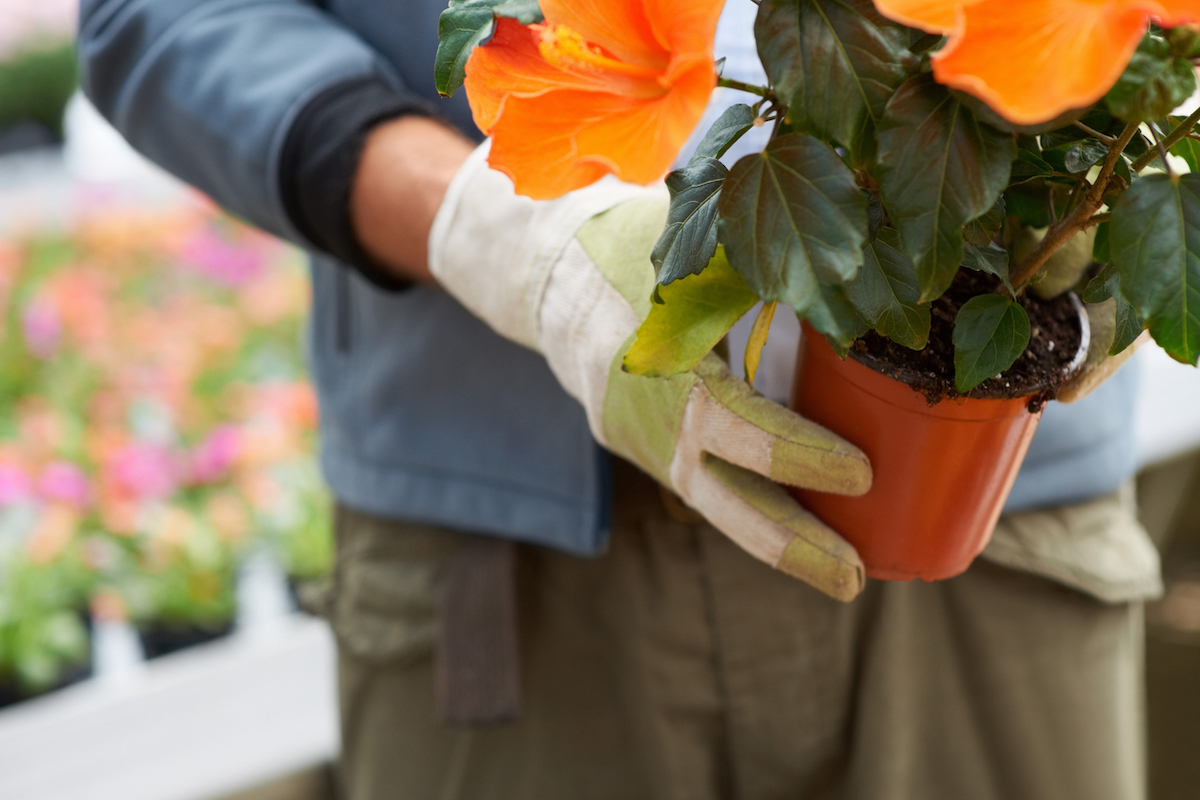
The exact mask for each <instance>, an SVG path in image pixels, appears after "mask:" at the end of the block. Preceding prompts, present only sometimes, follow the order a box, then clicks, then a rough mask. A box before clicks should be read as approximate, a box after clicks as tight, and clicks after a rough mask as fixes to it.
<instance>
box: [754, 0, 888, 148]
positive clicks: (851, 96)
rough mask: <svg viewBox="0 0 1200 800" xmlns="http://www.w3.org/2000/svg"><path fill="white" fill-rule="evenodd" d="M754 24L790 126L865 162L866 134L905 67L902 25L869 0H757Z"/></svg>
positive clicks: (869, 142)
mask: <svg viewBox="0 0 1200 800" xmlns="http://www.w3.org/2000/svg"><path fill="white" fill-rule="evenodd" d="M754 30H755V38H756V39H757V40H758V51H759V56H760V57H761V59H762V63H763V65H764V66H765V67H766V70H767V75H768V76H769V77H770V79H771V84H772V85H773V86H774V87H775V90H776V92H777V93H778V94H779V96H780V97H781V98H783V100H784V101H785V102H786V103H787V105H788V121H789V122H790V123H791V125H792V127H793V129H794V130H796V131H802V132H805V133H811V134H813V135H814V136H816V137H818V138H821V139H826V140H830V141H834V142H837V143H838V144H841V145H843V146H845V147H847V148H849V150H850V151H851V153H852V156H853V160H854V161H855V163H856V164H863V163H865V159H864V156H865V155H867V151H868V150H869V149H870V144H871V133H872V131H873V130H874V127H875V125H876V123H877V122H878V120H879V118H880V117H881V116H882V114H883V110H884V106H886V104H887V101H888V98H890V97H891V96H892V94H893V92H895V90H896V87H897V86H899V85H900V83H901V82H902V81H903V80H904V78H905V77H906V75H907V73H908V67H907V63H908V62H909V61H911V60H912V57H911V55H909V53H908V51H907V47H906V45H907V43H908V32H907V31H906V30H905V29H904V28H902V27H900V26H898V25H896V24H894V23H892V22H890V21H888V20H887V19H885V18H884V17H882V16H880V14H879V12H878V11H876V10H875V6H874V3H872V2H871V0H763V2H762V3H761V4H760V5H759V10H758V19H757V21H756V23H755V28H754Z"/></svg>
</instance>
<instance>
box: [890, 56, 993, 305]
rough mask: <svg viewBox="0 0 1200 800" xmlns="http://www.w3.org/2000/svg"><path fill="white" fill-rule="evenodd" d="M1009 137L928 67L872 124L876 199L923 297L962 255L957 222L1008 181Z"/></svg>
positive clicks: (934, 293)
mask: <svg viewBox="0 0 1200 800" xmlns="http://www.w3.org/2000/svg"><path fill="white" fill-rule="evenodd" d="M1016 155H1017V147H1016V140H1015V137H1013V136H1012V135H1011V134H1007V133H1002V132H1001V131H998V130H996V129H995V128H992V127H990V126H988V125H985V124H983V123H981V122H979V120H977V119H976V118H975V116H974V115H973V114H972V113H971V112H970V111H968V110H967V109H965V108H964V107H963V106H962V104H961V103H960V102H959V101H958V100H957V99H955V98H954V97H952V96H951V95H950V93H949V92H947V91H946V89H945V88H943V87H942V86H939V85H938V84H937V83H935V82H934V80H933V77H932V76H930V75H921V76H919V77H916V78H912V79H911V80H909V81H907V82H906V83H905V84H904V85H903V86H901V87H900V89H899V90H898V91H897V92H896V95H895V96H894V97H893V98H892V100H891V102H889V103H888V105H887V112H886V114H885V115H884V118H883V120H882V122H881V123H880V127H879V164H880V171H881V174H880V185H881V188H882V193H883V204H884V205H885V206H886V207H887V210H888V214H889V216H890V217H891V220H892V225H894V226H895V228H896V229H897V230H898V231H899V232H900V240H901V241H902V242H903V244H904V253H905V255H907V256H908V257H909V258H910V259H912V261H913V264H915V265H916V267H917V275H919V276H920V278H921V299H922V301H928V300H932V299H933V298H935V297H938V296H939V295H941V294H942V293H943V292H944V291H945V290H946V289H947V287H949V286H950V282H951V281H952V280H954V274H955V273H956V272H957V271H958V267H959V265H960V264H961V263H962V254H963V225H964V224H965V223H966V222H967V221H968V220H972V219H975V218H976V217H979V216H982V215H983V214H985V213H987V212H988V210H989V209H991V208H992V206H993V205H995V203H996V199H997V198H998V197H999V196H1000V193H1001V192H1003V191H1004V189H1005V187H1006V186H1007V185H1008V178H1009V173H1010V171H1011V169H1012V161H1013V159H1014V158H1015V157H1016Z"/></svg>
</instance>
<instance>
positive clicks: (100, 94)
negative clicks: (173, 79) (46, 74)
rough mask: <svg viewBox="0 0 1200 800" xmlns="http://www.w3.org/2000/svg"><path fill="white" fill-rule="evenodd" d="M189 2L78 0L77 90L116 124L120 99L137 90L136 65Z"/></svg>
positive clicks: (117, 122) (118, 125) (117, 124)
mask: <svg viewBox="0 0 1200 800" xmlns="http://www.w3.org/2000/svg"><path fill="white" fill-rule="evenodd" d="M187 6H188V4H186V3H171V2H169V3H163V2H154V1H153V0H152V1H151V2H134V1H133V0H81V2H80V4H79V31H78V33H79V35H78V40H77V44H76V48H77V54H78V58H79V78H80V88H81V89H82V91H83V93H84V95H85V96H86V97H87V98H88V99H89V100H91V101H92V103H93V104H94V105H95V106H96V108H97V109H99V111H100V113H101V114H102V115H103V116H104V117H105V118H106V119H108V120H109V121H110V122H112V123H113V124H114V125H116V126H117V127H118V128H120V127H121V125H120V124H119V120H118V118H119V116H120V106H121V104H122V98H126V97H129V96H130V95H131V94H133V93H134V92H135V90H136V87H135V86H134V84H135V83H136V73H137V71H138V66H139V63H140V62H141V61H142V60H143V59H144V58H145V57H146V55H147V52H148V51H149V50H150V49H151V46H152V45H153V43H154V41H155V39H157V38H158V37H159V36H160V35H161V34H162V32H163V31H165V30H166V29H167V28H168V27H169V26H170V25H171V23H172V22H174V21H175V19H176V18H178V17H179V16H180V15H181V14H182V13H183V11H184V10H185V9H186V7H187ZM179 7H183V8H179Z"/></svg>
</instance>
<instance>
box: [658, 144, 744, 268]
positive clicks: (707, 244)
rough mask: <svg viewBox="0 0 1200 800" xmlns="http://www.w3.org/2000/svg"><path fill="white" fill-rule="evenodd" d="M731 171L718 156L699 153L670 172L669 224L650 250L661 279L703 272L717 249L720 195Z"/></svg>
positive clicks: (668, 186) (668, 178) (668, 184)
mask: <svg viewBox="0 0 1200 800" xmlns="http://www.w3.org/2000/svg"><path fill="white" fill-rule="evenodd" d="M728 174H729V170H727V169H725V165H724V164H722V163H721V162H720V161H717V160H716V159H715V158H708V157H696V158H693V159H692V160H691V161H690V162H689V163H688V165H687V166H686V167H684V168H683V169H680V170H676V171H675V172H672V173H671V174H670V175H668V176H667V189H668V190H670V192H671V206H670V210H669V211H668V212H667V227H666V228H664V229H663V232H662V235H661V236H659V237H658V242H656V243H655V245H654V250H653V251H652V252H651V253H650V260H651V261H652V262H653V263H654V269H655V272H656V274H657V275H658V281H659V283H662V284H668V283H671V282H672V281H675V280H678V279H679V278H682V277H684V276H686V275H696V274H699V273H700V272H701V271H702V270H703V269H704V268H705V267H706V266H708V263H709V261H710V260H711V259H712V257H713V253H715V252H716V251H717V197H718V196H719V195H720V193H721V184H722V183H724V182H725V177H726V176H727V175H728Z"/></svg>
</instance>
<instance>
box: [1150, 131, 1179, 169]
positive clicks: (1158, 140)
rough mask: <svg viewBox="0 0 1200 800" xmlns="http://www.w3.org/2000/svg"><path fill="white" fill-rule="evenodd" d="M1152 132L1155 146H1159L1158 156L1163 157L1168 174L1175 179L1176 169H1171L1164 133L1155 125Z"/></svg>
mask: <svg viewBox="0 0 1200 800" xmlns="http://www.w3.org/2000/svg"><path fill="white" fill-rule="evenodd" d="M1150 132H1151V133H1153V134H1154V146H1155V147H1157V148H1158V157H1159V158H1161V159H1162V162H1163V166H1164V167H1166V168H1167V175H1169V176H1170V178H1171V180H1175V170H1173V169H1171V162H1170V161H1167V148H1165V147H1163V140H1162V134H1161V133H1159V132H1158V129H1157V128H1155V127H1154V126H1153V125H1151V126H1150Z"/></svg>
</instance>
